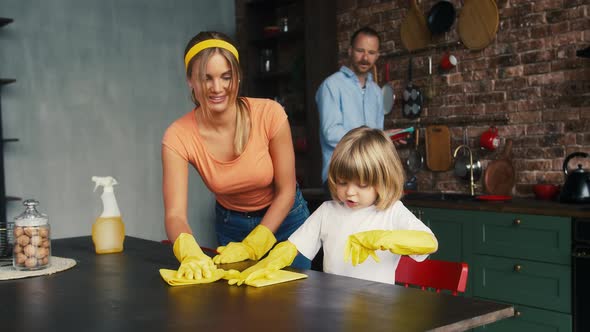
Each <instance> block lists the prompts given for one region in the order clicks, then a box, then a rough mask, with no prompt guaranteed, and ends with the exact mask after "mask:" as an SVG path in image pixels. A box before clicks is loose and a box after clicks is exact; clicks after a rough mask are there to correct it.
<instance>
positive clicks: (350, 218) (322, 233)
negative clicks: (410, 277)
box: [289, 201, 434, 284]
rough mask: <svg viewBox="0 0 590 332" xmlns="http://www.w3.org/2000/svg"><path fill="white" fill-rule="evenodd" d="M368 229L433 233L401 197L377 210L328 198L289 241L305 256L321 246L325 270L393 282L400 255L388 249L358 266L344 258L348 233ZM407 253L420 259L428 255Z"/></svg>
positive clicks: (417, 259) (312, 255)
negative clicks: (376, 260)
mask: <svg viewBox="0 0 590 332" xmlns="http://www.w3.org/2000/svg"><path fill="white" fill-rule="evenodd" d="M370 230H417V231H426V232H428V233H431V234H432V231H431V230H430V228H428V227H427V226H426V225H424V224H423V223H422V221H420V219H418V218H416V216H414V214H413V213H412V212H410V210H408V209H407V208H406V207H405V206H404V204H403V203H402V202H401V201H397V202H395V203H394V204H392V206H391V207H389V208H388V209H386V210H378V209H377V208H376V207H375V206H374V205H372V206H370V207H367V208H364V209H359V210H353V209H350V208H348V207H346V206H343V205H342V204H341V203H340V202H337V201H327V202H324V203H323V204H322V205H321V206H320V207H319V208H318V209H317V210H316V211H315V212H314V213H313V214H312V215H311V216H310V217H309V218H308V219H307V220H306V221H305V223H304V224H303V225H301V227H299V229H297V231H295V232H294V233H293V234H291V236H290V237H289V241H291V242H292V243H293V244H294V245H295V246H296V247H297V250H298V251H299V252H300V253H301V254H302V255H303V256H305V257H307V258H308V259H313V258H314V257H315V255H316V254H317V253H318V251H319V250H320V248H321V247H323V250H324V262H323V264H324V272H327V273H332V274H337V275H342V276H348V277H354V278H360V279H366V280H372V281H378V282H384V283H388V284H393V283H394V282H395V269H396V268H397V265H398V263H399V260H400V256H399V255H395V254H392V253H391V252H390V251H389V250H377V251H376V254H377V256H379V258H380V260H381V262H379V263H377V262H375V260H374V259H373V258H372V257H370V256H369V257H368V258H367V260H365V261H364V262H363V263H362V264H358V265H357V266H352V263H351V262H350V261H348V262H345V261H344V254H345V253H344V248H345V246H346V241H347V240H348V236H349V235H352V234H355V233H358V232H364V231H370ZM433 235H434V234H433ZM410 257H412V258H413V259H414V260H416V261H418V262H421V261H423V260H425V259H426V257H428V255H411V256H410Z"/></svg>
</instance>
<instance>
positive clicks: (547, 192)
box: [533, 184, 560, 201]
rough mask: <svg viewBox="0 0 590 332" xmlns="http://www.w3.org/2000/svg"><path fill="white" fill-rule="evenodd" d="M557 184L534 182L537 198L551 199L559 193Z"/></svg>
mask: <svg viewBox="0 0 590 332" xmlns="http://www.w3.org/2000/svg"><path fill="white" fill-rule="evenodd" d="M559 189H560V188H559V186H558V185H555V184H536V185H535V186H534V187H533V191H534V192H535V197H536V198H537V199H541V200H545V201H551V200H553V199H555V197H556V196H557V194H559Z"/></svg>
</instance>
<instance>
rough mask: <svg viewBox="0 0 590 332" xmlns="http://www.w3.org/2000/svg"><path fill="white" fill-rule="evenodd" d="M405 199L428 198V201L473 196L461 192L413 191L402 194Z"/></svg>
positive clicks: (461, 199)
mask: <svg viewBox="0 0 590 332" xmlns="http://www.w3.org/2000/svg"><path fill="white" fill-rule="evenodd" d="M403 199H407V200H412V199H415V200H428V201H473V200H475V196H471V195H470V194H462V193H444V192H437V193H429V192H413V193H408V194H405V195H404V196H403Z"/></svg>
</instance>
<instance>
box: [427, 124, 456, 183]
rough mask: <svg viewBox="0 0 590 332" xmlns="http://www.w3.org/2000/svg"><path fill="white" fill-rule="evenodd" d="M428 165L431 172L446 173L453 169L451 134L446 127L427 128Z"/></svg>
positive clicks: (434, 126) (432, 126)
mask: <svg viewBox="0 0 590 332" xmlns="http://www.w3.org/2000/svg"><path fill="white" fill-rule="evenodd" d="M425 140H426V165H427V166H428V168H429V169H430V170H431V171H439V172H442V171H446V170H448V169H449V168H450V167H451V163H452V159H451V133H450V131H449V127H448V126H445V125H430V126H428V127H426V138H425Z"/></svg>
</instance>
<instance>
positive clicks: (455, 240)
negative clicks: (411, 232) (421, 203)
mask: <svg viewBox="0 0 590 332" xmlns="http://www.w3.org/2000/svg"><path fill="white" fill-rule="evenodd" d="M418 211H420V212H421V220H422V222H423V223H424V224H426V226H428V227H430V229H431V230H432V232H433V233H434V234H435V235H436V238H437V239H438V242H439V245H438V251H437V252H436V253H434V254H432V255H431V257H432V258H433V259H439V260H444V261H452V262H460V261H462V260H465V254H464V252H465V248H464V247H465V246H466V245H465V243H464V239H465V238H467V236H466V234H468V233H470V230H469V228H470V226H471V225H470V224H469V223H465V222H464V220H465V219H466V218H468V217H467V216H466V215H465V214H464V212H465V211H458V210H445V209H430V208H420V209H419V210H418Z"/></svg>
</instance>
